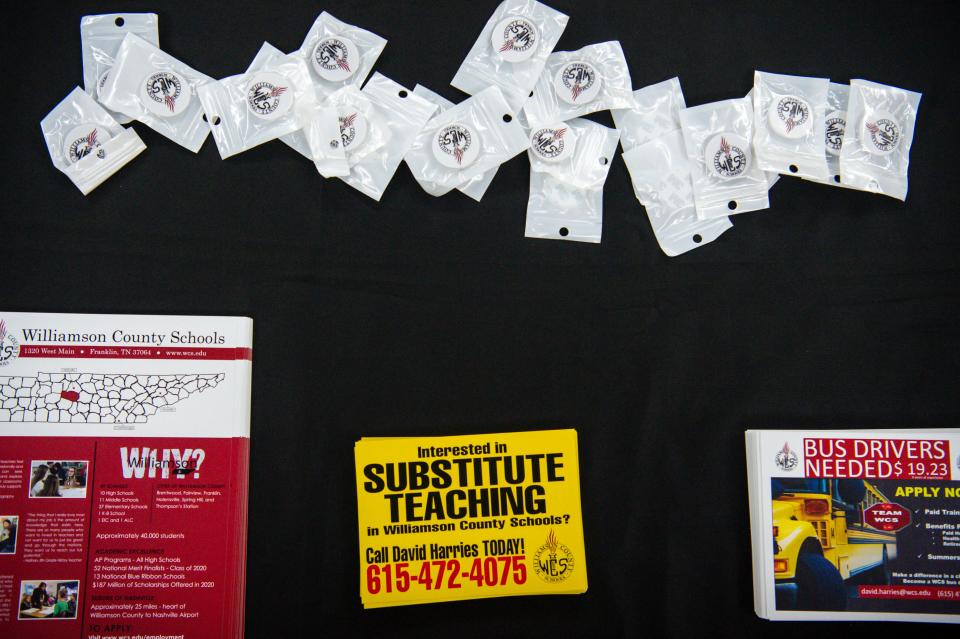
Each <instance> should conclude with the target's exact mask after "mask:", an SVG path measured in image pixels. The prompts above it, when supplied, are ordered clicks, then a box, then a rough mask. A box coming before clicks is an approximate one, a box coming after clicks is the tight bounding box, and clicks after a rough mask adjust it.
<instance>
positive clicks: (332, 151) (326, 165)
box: [247, 42, 359, 178]
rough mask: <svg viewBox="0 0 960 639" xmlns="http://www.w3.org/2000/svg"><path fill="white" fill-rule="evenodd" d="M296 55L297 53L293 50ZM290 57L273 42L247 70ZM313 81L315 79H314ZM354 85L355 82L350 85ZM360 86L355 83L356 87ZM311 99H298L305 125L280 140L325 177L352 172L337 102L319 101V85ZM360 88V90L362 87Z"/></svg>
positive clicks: (267, 45)
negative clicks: (317, 91) (310, 162)
mask: <svg viewBox="0 0 960 639" xmlns="http://www.w3.org/2000/svg"><path fill="white" fill-rule="evenodd" d="M291 55H293V54H291ZM284 57H286V56H285V54H284V53H283V52H282V51H281V50H280V49H278V48H276V47H275V46H273V45H272V44H270V43H269V42H264V43H263V46H261V47H260V50H259V51H258V52H257V55H256V56H255V57H254V58H253V61H252V62H251V63H250V66H249V67H247V73H255V72H257V71H261V70H263V69H264V68H266V67H267V65H270V64H273V63H274V62H275V61H276V60H279V59H282V58H284ZM311 83H312V80H311ZM349 86H351V87H353V85H349ZM353 88H354V90H356V88H355V87H353ZM312 90H313V91H314V95H313V99H312V100H311V101H309V102H297V103H296V104H295V105H294V108H295V109H296V110H297V117H298V118H299V119H300V122H301V123H302V124H303V128H301V129H299V130H297V131H293V132H291V133H287V134H285V135H282V136H280V140H281V141H282V142H283V143H284V144H286V145H287V146H289V147H290V148H291V149H293V150H294V151H296V152H297V153H299V154H300V155H302V156H303V157H305V158H307V159H308V160H310V161H312V162H313V163H314V166H316V168H317V172H318V173H320V175H322V176H323V177H325V178H331V177H343V176H345V175H349V173H350V166H349V165H348V164H347V156H346V153H345V152H344V150H343V144H342V143H341V141H340V134H341V130H340V122H339V114H338V113H337V109H336V107H334V106H331V105H329V104H327V102H326V101H324V102H317V100H316V88H315V87H314V89H312ZM358 92H359V91H358Z"/></svg>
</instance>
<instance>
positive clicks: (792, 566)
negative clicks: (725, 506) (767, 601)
mask: <svg viewBox="0 0 960 639" xmlns="http://www.w3.org/2000/svg"><path fill="white" fill-rule="evenodd" d="M771 490H772V497H773V500H772V501H773V503H772V508H773V553H774V555H773V572H774V576H775V578H776V596H777V609H778V610H843V609H844V608H846V602H847V595H846V586H845V582H847V581H849V580H856V582H858V583H867V584H882V583H889V582H890V569H889V563H890V562H891V561H893V560H894V559H896V556H897V536H896V533H891V532H883V531H880V530H876V529H874V528H871V527H870V526H867V525H865V524H864V523H863V511H864V510H865V509H866V508H869V507H870V506H872V505H873V504H878V503H882V502H885V501H888V500H887V498H886V497H885V496H884V495H883V494H882V493H881V492H880V491H879V490H877V488H876V487H875V486H873V485H872V484H870V483H869V482H865V481H863V480H860V479H792V478H789V479H781V478H774V479H773V480H771Z"/></svg>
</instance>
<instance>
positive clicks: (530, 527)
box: [354, 429, 587, 608]
mask: <svg viewBox="0 0 960 639" xmlns="http://www.w3.org/2000/svg"><path fill="white" fill-rule="evenodd" d="M354 452H355V456H356V467H357V508H358V516H359V534H360V598H361V600H362V602H363V605H364V607H367V608H378V607H384V606H398V605H407V604H418V603H432V602H440V601H454V600H460V599H478V598H482V597H505V596H510V595H544V594H579V593H582V592H585V591H586V590H587V562H586V552H585V549H584V544H583V521H582V517H581V512H580V466H579V461H578V458H577V432H576V431H575V430H572V429H570V430H546V431H531V432H522V433H497V434H490V435H462V436H453V437H396V438H364V439H361V440H360V441H359V442H357V444H356V448H355V451H354Z"/></svg>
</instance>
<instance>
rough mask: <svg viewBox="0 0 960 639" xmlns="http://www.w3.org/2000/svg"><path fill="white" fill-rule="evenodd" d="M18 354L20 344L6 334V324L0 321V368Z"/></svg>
mask: <svg viewBox="0 0 960 639" xmlns="http://www.w3.org/2000/svg"><path fill="white" fill-rule="evenodd" d="M19 354H20V344H19V343H18V342H17V340H16V339H15V338H14V337H13V335H10V334H9V333H8V332H7V322H6V321H5V320H2V319H0V366H6V365H7V364H9V363H11V362H12V361H13V360H15V359H16V358H17V355H19Z"/></svg>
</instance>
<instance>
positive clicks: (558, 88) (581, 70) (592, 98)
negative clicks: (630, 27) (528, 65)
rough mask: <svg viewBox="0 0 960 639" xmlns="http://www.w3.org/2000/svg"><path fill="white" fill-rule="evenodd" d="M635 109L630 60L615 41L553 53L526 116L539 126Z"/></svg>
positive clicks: (527, 106)
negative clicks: (619, 110) (618, 110)
mask: <svg viewBox="0 0 960 639" xmlns="http://www.w3.org/2000/svg"><path fill="white" fill-rule="evenodd" d="M635 106H636V102H635V100H634V98H633V84H632V81H631V80H630V70H629V68H628V67H627V60H626V58H625V57H624V55H623V49H622V48H620V43H619V42H617V41H615V40H614V41H611V42H601V43H599V44H591V45H589V46H586V47H583V48H582V49H579V50H577V51H558V52H556V53H552V54H551V55H550V57H549V58H547V64H546V65H545V66H544V69H543V73H542V74H541V75H540V79H539V80H538V81H537V84H536V86H535V87H534V89H533V95H532V96H530V98H529V99H527V101H526V103H525V104H524V105H523V113H524V115H525V116H526V119H527V122H528V123H529V124H530V126H536V125H538V124H543V123H549V122H565V121H567V120H569V119H571V118H576V117H579V116H582V115H587V114H588V113H595V112H597V111H606V110H608V109H632V108H633V107H635Z"/></svg>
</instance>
